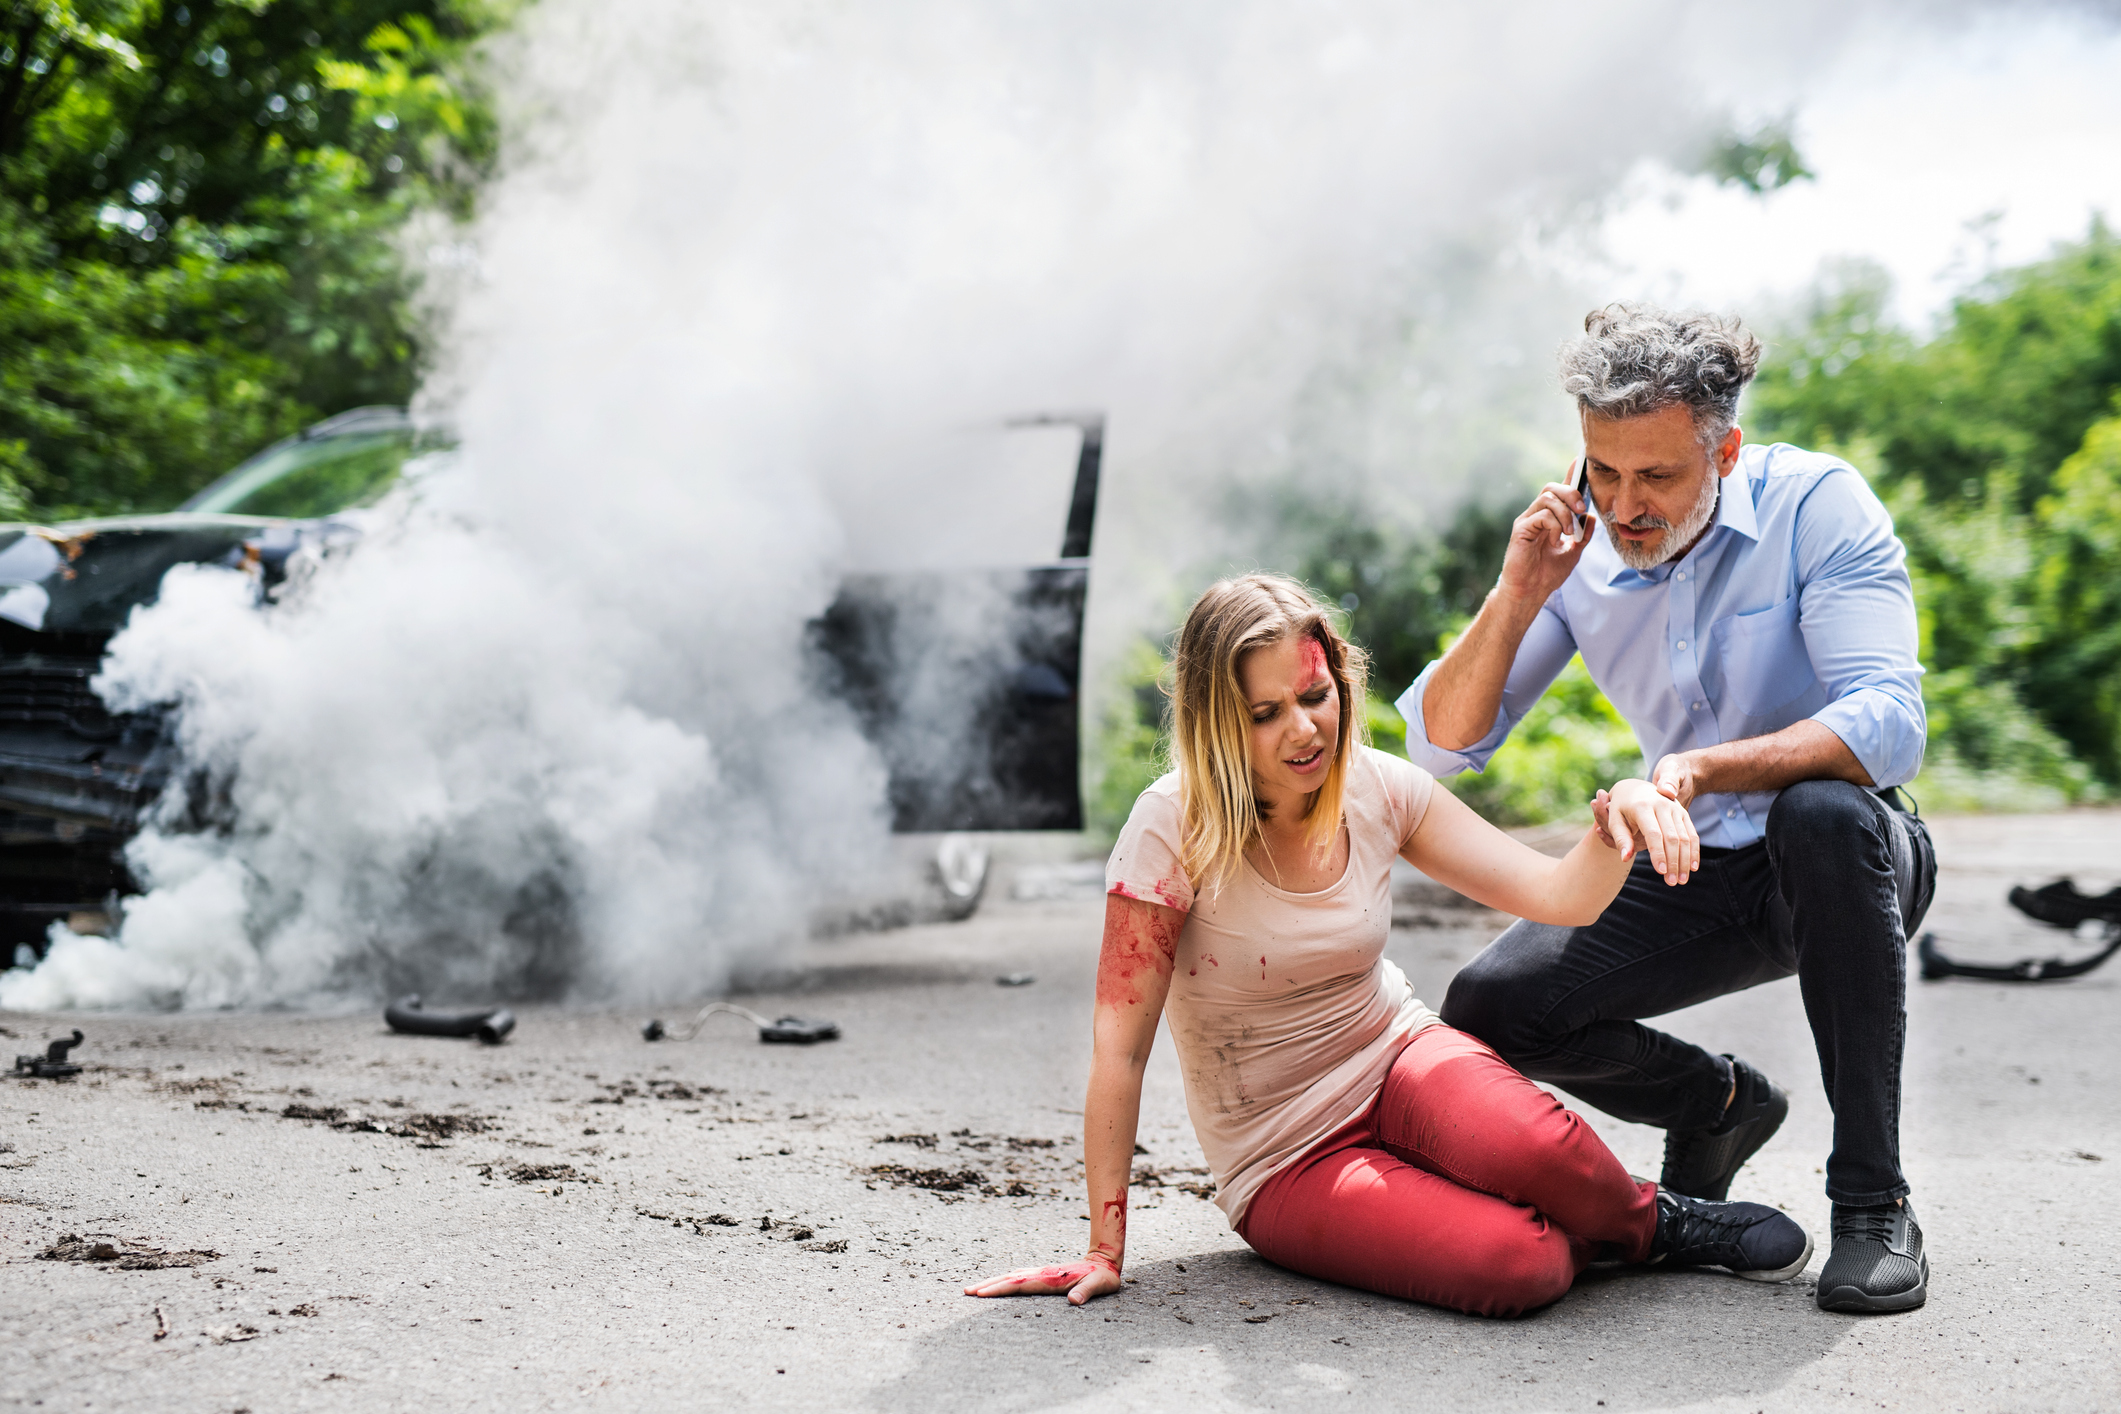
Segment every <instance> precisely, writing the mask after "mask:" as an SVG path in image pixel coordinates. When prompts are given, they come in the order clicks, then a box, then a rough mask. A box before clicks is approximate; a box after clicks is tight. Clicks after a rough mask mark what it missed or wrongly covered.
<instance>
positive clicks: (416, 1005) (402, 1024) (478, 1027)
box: [383, 995, 516, 1046]
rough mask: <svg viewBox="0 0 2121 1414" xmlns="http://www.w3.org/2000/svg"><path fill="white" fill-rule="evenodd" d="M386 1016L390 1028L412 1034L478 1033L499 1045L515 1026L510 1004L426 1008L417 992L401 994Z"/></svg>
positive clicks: (452, 1034)
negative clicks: (463, 1008) (466, 1008)
mask: <svg viewBox="0 0 2121 1414" xmlns="http://www.w3.org/2000/svg"><path fill="white" fill-rule="evenodd" d="M383 1019H384V1020H385V1021H387V1022H389V1023H390V1029H391V1030H393V1031H402V1032H404V1033H406V1034H407V1035H410V1036H476V1037H478V1038H479V1039H480V1040H481V1041H484V1042H485V1043H486V1044H487V1045H489V1046H498V1045H500V1044H501V1042H502V1041H503V1040H505V1039H507V1036H508V1033H509V1032H511V1031H513V1030H515V1029H516V1017H515V1013H514V1012H512V1011H510V1010H509V1009H508V1008H507V1007H485V1008H482V1009H480V1010H478V1011H426V1010H423V1009H422V1008H421V1006H420V998H419V997H418V995H413V996H409V997H400V998H398V999H397V1000H396V1001H394V1002H392V1003H391V1004H390V1005H389V1006H387V1007H385V1008H383Z"/></svg>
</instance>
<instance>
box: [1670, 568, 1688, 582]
mask: <svg viewBox="0 0 2121 1414" xmlns="http://www.w3.org/2000/svg"><path fill="white" fill-rule="evenodd" d="M1672 578H1674V579H1681V580H1683V579H1685V578H1686V571H1685V570H1681V571H1680V572H1679V573H1677V574H1675V575H1673V576H1672Z"/></svg>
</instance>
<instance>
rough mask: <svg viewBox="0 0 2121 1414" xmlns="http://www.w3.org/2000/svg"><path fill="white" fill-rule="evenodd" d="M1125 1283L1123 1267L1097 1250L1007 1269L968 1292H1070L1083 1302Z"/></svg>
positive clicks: (1073, 1301)
mask: <svg viewBox="0 0 2121 1414" xmlns="http://www.w3.org/2000/svg"><path fill="white" fill-rule="evenodd" d="M1124 1285H1126V1283H1125V1282H1123V1281H1121V1280H1120V1275H1119V1268H1117V1267H1115V1266H1113V1265H1112V1261H1111V1259H1110V1258H1108V1257H1106V1256H1105V1255H1104V1254H1103V1253H1096V1254H1093V1255H1091V1256H1088V1257H1085V1258H1083V1259H1082V1260H1081V1261H1080V1262H1064V1263H1062V1264H1060V1265H1058V1266H1052V1267H1018V1268H1017V1269H1016V1270H1015V1271H1013V1272H1004V1273H1002V1274H1001V1275H1000V1276H998V1277H989V1278H988V1279H987V1280H986V1281H983V1282H980V1283H979V1284H978V1285H976V1286H968V1287H966V1288H965V1295H967V1296H1058V1295H1060V1294H1061V1293H1062V1292H1066V1293H1067V1294H1068V1300H1069V1302H1070V1303H1071V1304H1073V1305H1076V1306H1080V1305H1082V1304H1083V1303H1084V1302H1085V1301H1088V1300H1090V1299H1091V1298H1092V1297H1096V1296H1109V1295H1110V1294H1111V1293H1113V1292H1115V1291H1118V1290H1119V1289H1120V1288H1121V1287H1122V1286H1124Z"/></svg>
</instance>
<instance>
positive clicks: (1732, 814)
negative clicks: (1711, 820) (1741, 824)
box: [1723, 805, 1738, 820]
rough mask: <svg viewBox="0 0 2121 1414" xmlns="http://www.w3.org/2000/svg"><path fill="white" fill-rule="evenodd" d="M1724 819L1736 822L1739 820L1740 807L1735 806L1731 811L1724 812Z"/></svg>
mask: <svg viewBox="0 0 2121 1414" xmlns="http://www.w3.org/2000/svg"><path fill="white" fill-rule="evenodd" d="M1723 818H1724V819H1726V820H1735V819H1737V818H1738V807H1737V806H1735V805H1734V806H1732V807H1731V808H1730V809H1728V810H1726V811H1724V812H1723Z"/></svg>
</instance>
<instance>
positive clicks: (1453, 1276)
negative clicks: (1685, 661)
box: [966, 574, 1812, 1316]
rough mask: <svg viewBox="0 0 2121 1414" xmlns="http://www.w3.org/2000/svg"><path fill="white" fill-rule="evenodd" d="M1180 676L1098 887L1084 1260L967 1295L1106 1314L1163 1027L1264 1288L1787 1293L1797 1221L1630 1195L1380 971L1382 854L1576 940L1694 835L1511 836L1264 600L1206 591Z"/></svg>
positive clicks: (1320, 627)
mask: <svg viewBox="0 0 2121 1414" xmlns="http://www.w3.org/2000/svg"><path fill="white" fill-rule="evenodd" d="M1176 675H1177V681H1176V688H1175V692H1174V694H1173V703H1172V734H1173V742H1174V751H1173V754H1174V756H1175V758H1176V761H1177V769H1176V770H1175V771H1173V772H1172V773H1171V774H1170V775H1167V776H1165V777H1164V778H1163V779H1162V780H1160V781H1158V782H1157V783H1156V784H1155V785H1153V786H1151V787H1149V789H1148V790H1146V791H1144V792H1143V793H1142V795H1141V798H1140V799H1139V800H1138V801H1137V802H1136V803H1135V806H1134V811H1133V814H1132V815H1131V816H1130V817H1129V818H1128V821H1127V826H1126V829H1125V830H1124V831H1123V832H1122V833H1121V835H1120V838H1119V844H1118V846H1117V848H1115V849H1114V851H1113V854H1112V858H1111V862H1110V863H1109V865H1108V866H1107V868H1106V885H1107V896H1106V901H1105V905H1106V906H1105V936H1104V946H1103V950H1102V952H1101V954H1100V956H1099V959H1098V968H1097V1013H1096V1030H1095V1053H1094V1058H1093V1060H1092V1063H1091V1072H1090V1090H1089V1096H1088V1099H1087V1100H1086V1102H1085V1105H1084V1110H1083V1149H1084V1153H1083V1162H1084V1169H1085V1172H1086V1174H1087V1177H1088V1182H1089V1192H1090V1223H1091V1228H1090V1252H1089V1255H1088V1257H1086V1258H1085V1259H1084V1260H1082V1261H1079V1262H1071V1263H1065V1264H1061V1265H1056V1266H1050V1267H1043V1268H1024V1269H1021V1270H1018V1271H1013V1272H1010V1273H1009V1274H1007V1275H1006V1276H1001V1277H997V1278H994V1279H992V1280H990V1281H987V1282H984V1283H981V1284H979V1285H976V1286H971V1287H967V1288H966V1294H968V1295H973V1296H1013V1295H1043V1294H1049V1293H1056V1292H1066V1293H1067V1294H1068V1299H1069V1300H1070V1301H1073V1302H1075V1303H1076V1304H1078V1305H1080V1304H1081V1303H1083V1302H1085V1301H1087V1300H1089V1299H1090V1298H1092V1297H1094V1296H1102V1295H1104V1294H1106V1293H1107V1292H1113V1291H1118V1290H1120V1289H1121V1285H1122V1282H1121V1278H1120V1267H1121V1263H1122V1262H1123V1260H1124V1257H1125V1251H1126V1239H1127V1186H1128V1181H1129V1178H1130V1174H1131V1166H1132V1163H1133V1154H1134V1140H1135V1127H1136V1122H1137V1119H1138V1116H1139V1113H1140V1108H1141V1085H1142V1070H1143V1066H1144V1065H1145V1063H1146V1062H1147V1060H1148V1057H1149V1048H1150V1045H1151V1043H1152V1042H1153V1041H1154V1039H1155V1035H1156V1023H1157V1018H1158V1016H1159V1014H1161V1013H1163V1012H1165V1010H1166V1004H1167V1001H1168V1010H1169V1016H1170V1024H1171V1035H1172V1038H1173V1040H1174V1041H1175V1042H1176V1043H1177V1045H1178V1050H1179V1061H1180V1064H1181V1066H1182V1067H1183V1069H1184V1072H1185V1078H1186V1102H1187V1107H1188V1109H1189V1110H1190V1112H1191V1114H1192V1118H1193V1126H1194V1131H1195V1133H1196V1134H1198V1136H1199V1138H1200V1144H1201V1149H1202V1151H1203V1152H1204V1153H1205V1154H1206V1155H1207V1159H1208V1164H1209V1167H1210V1168H1211V1170H1212V1171H1213V1173H1214V1175H1215V1179H1216V1185H1217V1192H1216V1200H1215V1201H1216V1202H1217V1204H1218V1205H1220V1206H1221V1207H1222V1209H1223V1211H1224V1212H1225V1213H1227V1214H1228V1215H1229V1219H1230V1225H1231V1227H1233V1228H1234V1229H1236V1231H1237V1233H1238V1235H1239V1236H1241V1237H1243V1238H1244V1240H1245V1241H1246V1242H1247V1243H1249V1244H1250V1245H1251V1246H1252V1247H1253V1249H1254V1250H1256V1251H1257V1252H1259V1254H1260V1255H1261V1256H1263V1257H1265V1258H1267V1259H1268V1260H1269V1261H1271V1262H1275V1263H1277V1264H1279V1265H1281V1266H1284V1267H1287V1268H1290V1269H1291V1270H1294V1271H1298V1272H1303V1273H1306V1274H1308V1275H1310V1276H1314V1277H1320V1278H1323V1279H1325V1280H1328V1281H1336V1282H1342V1283H1345V1284H1347V1285H1349V1286H1357V1287H1362V1288H1364V1289H1366V1290H1370V1291H1376V1292H1382V1293H1384V1294H1386V1295H1390V1296H1396V1297H1401V1298H1411V1299H1413V1300H1417V1301H1427V1302H1431V1303H1433V1304H1435V1305H1439V1306H1449V1307H1454V1308H1456V1309H1458V1310H1462V1311H1472V1312H1477V1313H1480V1314H1484V1315H1496V1316H1507V1315H1516V1314H1518V1313H1520V1312H1523V1311H1528V1310H1532V1309H1533V1308H1535V1307H1539V1306H1544V1305H1546V1304H1547V1303H1548V1302H1551V1301H1554V1300H1556V1299H1558V1298H1559V1297H1560V1296H1561V1295H1562V1293H1563V1292H1565V1291H1567V1290H1568V1288H1569V1284H1570V1283H1571V1282H1572V1281H1573V1280H1574V1279H1575V1277H1576V1274H1577V1273H1578V1272H1580V1271H1581V1270H1583V1268H1584V1267H1585V1266H1586V1265H1587V1264H1588V1263H1589V1262H1591V1261H1593V1260H1594V1259H1597V1258H1601V1257H1603V1258H1617V1259H1619V1260H1623V1261H1628V1262H1654V1263H1661V1264H1662V1265H1664V1266H1666V1267H1693V1266H1721V1267H1724V1268H1726V1269H1727V1270H1730V1271H1733V1272H1736V1273H1738V1274H1739V1275H1741V1276H1746V1277H1751V1278H1753V1279H1755V1280H1761V1281H1780V1280H1783V1279H1786V1278H1788V1277H1791V1276H1795V1275H1796V1274H1797V1273H1798V1272H1800V1271H1802V1270H1803V1269H1804V1264H1805V1262H1806V1260H1807V1259H1808V1258H1809V1257H1810V1255H1811V1247H1812V1244H1811V1239H1810V1238H1809V1237H1808V1236H1807V1235H1806V1234H1805V1232H1804V1230H1803V1229H1802V1228H1801V1227H1799V1226H1798V1225H1797V1224H1796V1223H1795V1222H1793V1221H1792V1220H1791V1219H1790V1218H1788V1217H1787V1216H1785V1215H1783V1214H1782V1213H1779V1212H1777V1211H1776V1210H1775V1209H1773V1208H1767V1207H1762V1206H1760V1205H1758V1204H1753V1203H1712V1202H1705V1201H1702V1200H1699V1199H1694V1198H1686V1197H1681V1196H1680V1195H1677V1194H1673V1193H1668V1192H1660V1191H1659V1190H1658V1188H1657V1185H1655V1184H1653V1183H1648V1182H1638V1181H1636V1180H1634V1179H1632V1178H1630V1177H1629V1176H1628V1174H1627V1172H1626V1170H1624V1169H1623V1168H1622V1167H1621V1165H1620V1162H1619V1160H1617V1159H1615V1158H1614V1157H1613V1155H1612V1153H1611V1151H1609V1150H1608V1149H1607V1148H1606V1146H1605V1145H1604V1143H1602V1142H1601V1141H1600V1140H1599V1138H1598V1136H1597V1135H1596V1134H1595V1133H1594V1132H1593V1131H1592V1129H1591V1127H1590V1126H1589V1125H1588V1124H1586V1123H1584V1121H1583V1120H1581V1119H1579V1118H1578V1117H1577V1116H1576V1115H1574V1114H1572V1113H1571V1112H1570V1111H1568V1110H1567V1109H1564V1108H1563V1107H1562V1106H1561V1104H1560V1103H1559V1102H1557V1101H1556V1100H1555V1099H1554V1098H1553V1097H1552V1096H1550V1095H1549V1094H1547V1093H1546V1092H1545V1091H1544V1090H1541V1089H1540V1088H1539V1087H1538V1086H1536V1085H1534V1084H1532V1082H1530V1081H1529V1080H1527V1079H1525V1078H1524V1077H1523V1076H1522V1075H1520V1074H1518V1073H1517V1072H1516V1071H1514V1070H1512V1069H1511V1068H1510V1067H1509V1066H1507V1065H1505V1064H1504V1063H1503V1062H1502V1061H1501V1060H1499V1059H1498V1058H1497V1057H1496V1056H1495V1054H1494V1053H1493V1052H1492V1051H1490V1050H1489V1049H1488V1048H1487V1047H1486V1046H1483V1045H1481V1044H1480V1043H1479V1042H1478V1041H1475V1040H1474V1039H1473V1038H1472V1037H1470V1036H1467V1035H1465V1034H1464V1033H1463V1032H1459V1031H1455V1030H1453V1029H1452V1028H1450V1027H1448V1026H1445V1025H1444V1024H1443V1023H1442V1022H1440V1021H1439V1020H1437V1017H1436V1014H1435V1013H1434V1012H1432V1011H1430V1010H1429V1009H1428V1008H1427V1007H1425V1006H1423V1005H1422V1004H1421V1002H1419V1001H1418V1000H1416V999H1415V997H1414V995H1413V992H1412V990H1411V989H1410V988H1409V987H1408V985H1407V980H1406V977H1405V975H1404V974H1403V973H1402V972H1401V971H1400V970H1399V969H1398V968H1397V967H1395V966H1394V965H1392V964H1391V963H1389V962H1387V961H1385V960H1384V947H1385V941H1386V937H1387V935H1388V931H1389V929H1390V927H1391V912H1392V897H1391V873H1392V858H1393V856H1394V855H1403V856H1405V858H1406V859H1407V860H1408V861H1410V862H1411V863H1413V864H1414V865H1416V866H1417V867H1418V868H1420V869H1421V871H1422V872H1423V873H1425V874H1427V875H1428V876H1429V877H1430V878H1432V879H1436V880H1438V881H1440V882H1442V883H1445V884H1447V885H1449V886H1451V887H1452V888H1454V889H1457V890H1458V891H1459V892H1461V893H1463V894H1465V895H1467V896H1468V897H1470V898H1473V899H1476V900H1478V901H1479V902H1481V903H1484V904H1487V905H1489V906H1490V907H1492V908H1497V909H1501V910H1503V911H1504V912H1507V913H1512V914H1515V915H1517V916H1518V917H1521V918H1533V919H1538V920H1540V921H1542V922H1550V923H1558V924H1569V925H1582V924H1587V923H1589V922H1591V921H1592V920H1593V919H1595V918H1597V917H1598V915H1599V914H1600V913H1601V912H1602V911H1603V910H1604V909H1605V907H1606V905H1607V904H1608V903H1610V902H1611V901H1612V899H1613V897H1614V895H1615V894H1616V893H1618V892H1619V889H1620V885H1621V881H1622V880H1623V879H1624V878H1625V877H1626V875H1627V872H1628V868H1629V862H1630V860H1631V859H1632V858H1633V856H1634V853H1635V850H1636V849H1637V848H1646V849H1647V850H1648V851H1649V854H1650V859H1651V862H1652V863H1653V864H1654V865H1655V866H1656V868H1657V870H1658V872H1659V873H1660V874H1662V875H1663V876H1664V878H1665V880H1666V882H1667V883H1671V884H1680V883H1684V882H1685V880H1686V878H1687V876H1688V875H1689V874H1691V873H1692V872H1693V870H1695V869H1696V868H1698V867H1699V864H1700V854H1699V850H1700V841H1699V839H1698V837H1697V836H1696V835H1695V833H1694V827H1693V824H1692V822H1691V821H1690V820H1689V819H1688V816H1687V812H1686V811H1685V810H1683V809H1682V808H1680V807H1679V806H1678V805H1676V804H1674V803H1673V802H1672V801H1670V800H1667V799H1665V798H1664V797H1663V796H1661V795H1659V794H1658V793H1657V792H1656V791H1655V790H1654V789H1653V788H1651V786H1650V785H1649V784H1648V783H1647V782H1644V781H1638V780H1627V781H1621V782H1619V783H1618V784H1617V785H1615V786H1614V787H1613V789H1612V791H1611V793H1610V795H1608V793H1607V792H1605V791H1600V792H1599V793H1598V800H1597V802H1596V805H1595V806H1594V811H1595V813H1596V815H1597V818H1598V821H1599V824H1598V825H1597V826H1596V827H1595V828H1593V829H1590V830H1587V831H1585V833H1584V837H1583V839H1582V840H1581V841H1580V842H1579V843H1578V844H1577V845H1576V847H1575V849H1574V850H1572V851H1571V852H1570V853H1569V855H1568V857H1567V858H1565V859H1559V860H1556V859H1550V858H1547V857H1546V856H1544V855H1541V854H1538V853H1536V852H1535V851H1533V850H1532V849H1530V848H1528V847H1526V846H1525V845H1523V844H1520V843H1518V842H1517V841H1515V840H1512V839H1511V838H1510V837H1509V836H1507V835H1505V834H1503V833H1502V832H1501V831H1500V830H1498V829H1496V828H1495V827H1494V826H1492V825H1489V824H1488V823H1486V822H1485V821H1483V820H1481V819H1480V818H1479V817H1478V816H1476V815H1475V814H1473V812H1472V811H1471V810H1469V809H1467V808H1466V806H1464V805H1463V804H1461V803H1460V802H1459V801H1458V800H1456V799H1455V798H1453V797H1452V796H1451V795H1450V794H1449V793H1448V792H1446V791H1440V790H1436V789H1435V782H1434V781H1433V779H1432V778H1431V777H1430V776H1428V775H1427V774H1426V773H1424V772H1423V771H1421V770H1420V769H1419V768H1418V767H1415V766H1413V765H1410V764H1409V763H1407V762H1406V761H1403V760H1401V759H1399V758H1398V757H1395V756H1390V755H1387V754H1385V753H1383V752H1380V751H1375V750H1372V749H1371V748H1369V747H1367V746H1364V745H1362V744H1361V739H1360V732H1359V729H1358V723H1359V721H1360V717H1359V716H1358V713H1359V712H1360V710H1361V704H1362V702H1363V701H1364V695H1363V688H1364V659H1363V654H1362V651H1361V650H1360V649H1358V648H1355V647H1353V646H1351V645H1350V644H1348V643H1347V642H1346V641H1345V640H1344V639H1342V637H1341V636H1340V634H1339V632H1338V631H1337V630H1336V629H1335V627H1334V625H1333V621H1332V619H1331V617H1330V616H1329V615H1328V613H1327V611H1326V610H1325V608H1324V607H1323V606H1322V605H1321V604H1319V603H1318V601H1317V600H1315V599H1314V598H1312V597H1311V595H1310V594H1309V592H1308V591H1306V590H1305V589H1304V588H1303V586H1302V585H1300V584H1297V583H1296V582H1295V581H1293V580H1289V579H1285V578H1282V577H1280V576H1276V575H1264V574H1253V575H1246V576H1243V577H1242V578H1238V579H1232V580H1225V581H1223V582H1222V583H1220V584H1217V585H1215V586H1214V587H1213V588H1211V589H1209V590H1208V592H1207V593H1206V594H1204V595H1202V596H1201V599H1200V602H1199V603H1197V604H1195V605H1194V606H1193V611H1192V612H1191V613H1190V614H1189V615H1188V616H1187V618H1186V624H1185V628H1184V629H1183V630H1182V631H1181V632H1180V635H1179V640H1178V652H1177V663H1176Z"/></svg>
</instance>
